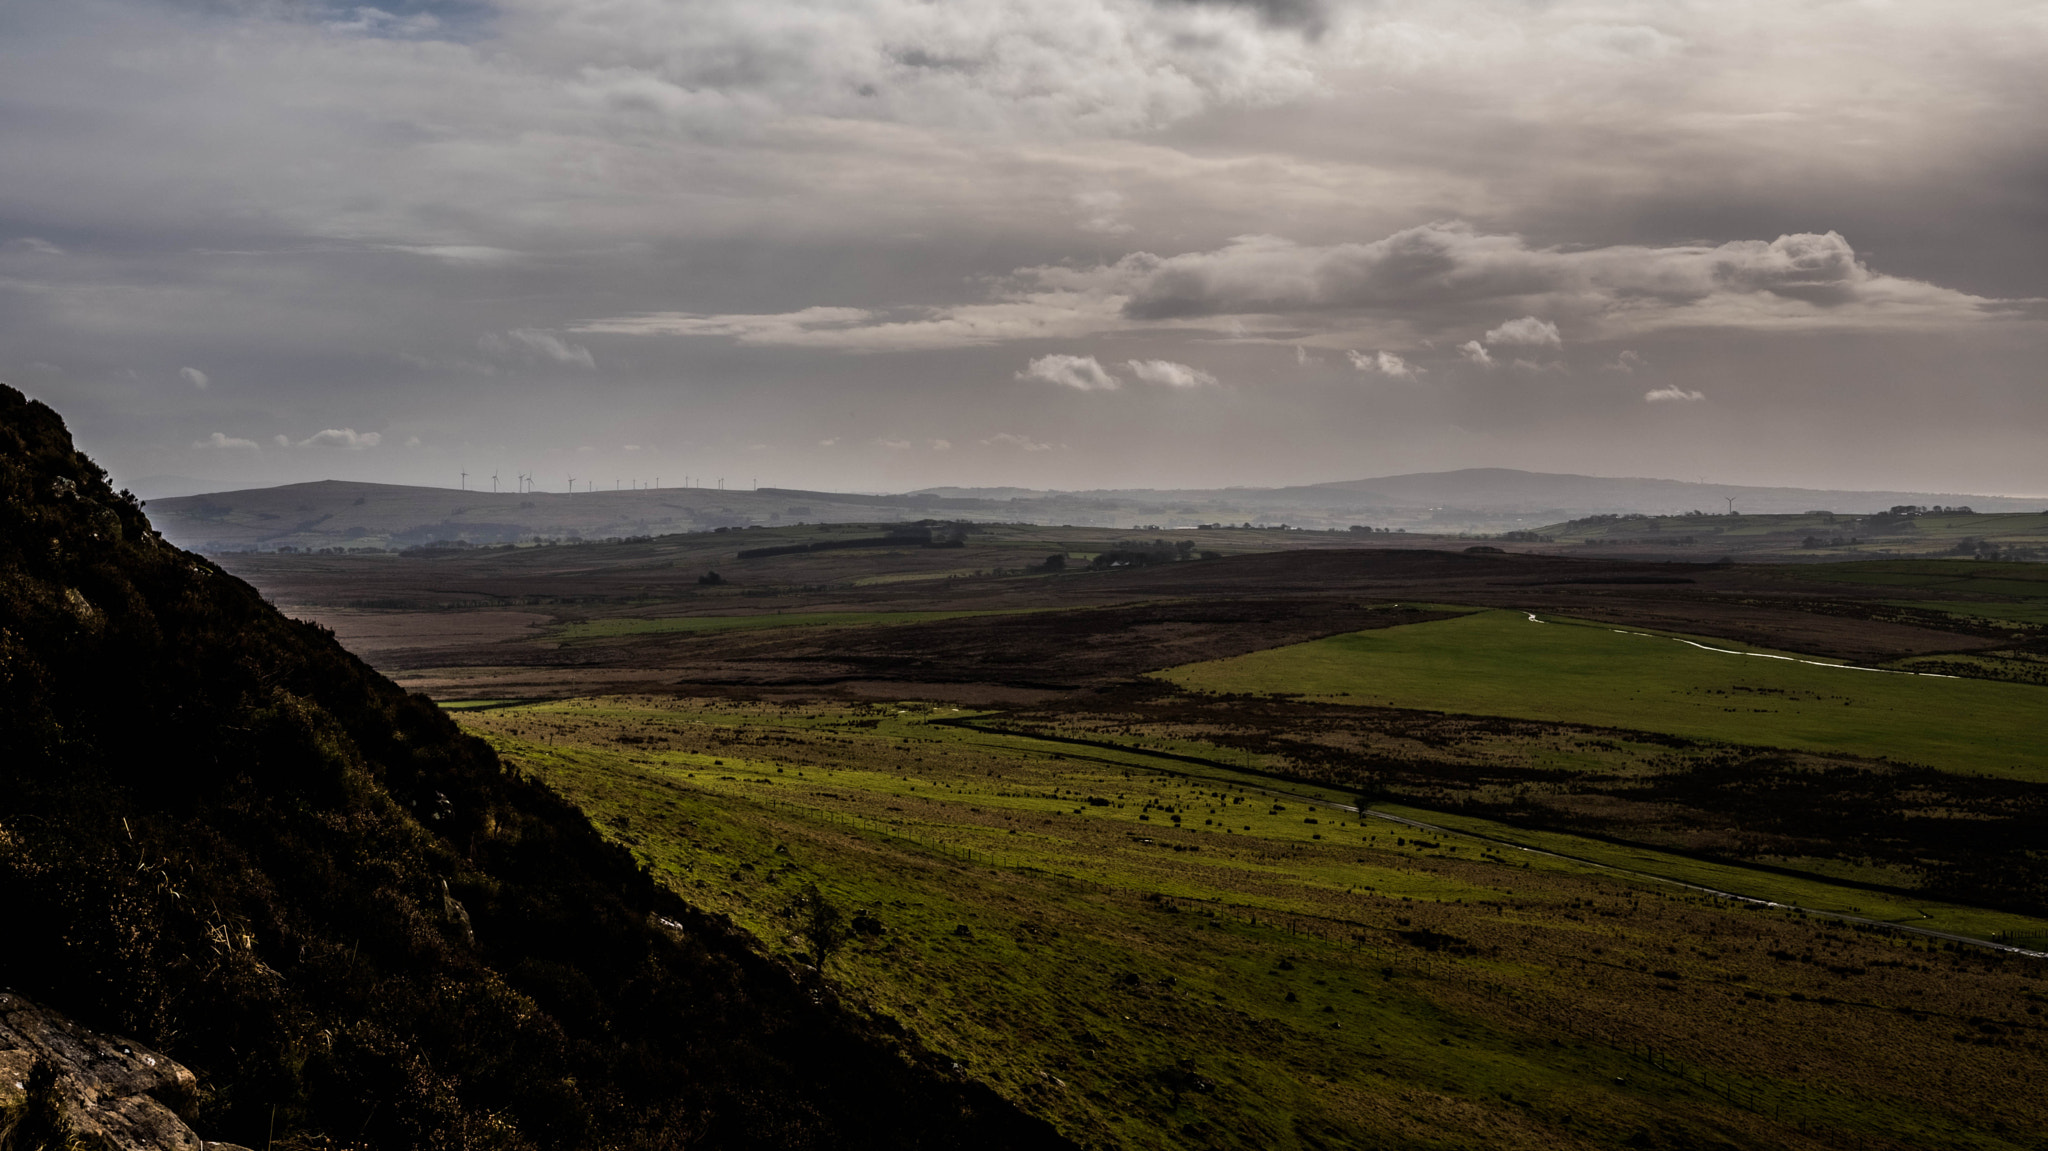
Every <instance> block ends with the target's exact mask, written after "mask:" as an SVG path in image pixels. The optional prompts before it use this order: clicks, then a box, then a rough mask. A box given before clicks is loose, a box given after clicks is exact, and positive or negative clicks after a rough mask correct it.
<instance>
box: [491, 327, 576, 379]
mask: <svg viewBox="0 0 2048 1151" xmlns="http://www.w3.org/2000/svg"><path fill="white" fill-rule="evenodd" d="M476 346H477V348H478V349H479V350H481V351H482V352H483V353H484V354H485V355H487V356H496V357H497V358H499V359H501V360H524V361H527V362H529V363H539V362H549V363H556V364H568V365H570V366H573V367H578V368H584V369H587V370H595V369H596V367H597V361H596V359H594V358H593V357H592V356H591V354H590V349H589V348H586V347H584V346H583V345H582V344H572V343H569V342H568V341H566V340H564V339H562V338H561V337H560V336H557V335H555V334H554V333H552V332H544V331H541V330H540V329H538V328H513V329H512V330H511V331H509V332H503V333H499V332H492V333H490V334H488V335H486V336H484V337H483V338H482V339H479V340H478V341H477V342H476Z"/></svg>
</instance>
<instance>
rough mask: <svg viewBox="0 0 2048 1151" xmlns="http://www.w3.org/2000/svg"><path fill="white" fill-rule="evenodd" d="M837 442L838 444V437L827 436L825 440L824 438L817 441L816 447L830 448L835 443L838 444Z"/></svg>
mask: <svg viewBox="0 0 2048 1151" xmlns="http://www.w3.org/2000/svg"><path fill="white" fill-rule="evenodd" d="M838 442H839V437H838V436H827V437H826V438H824V439H822V440H819V441H818V446H819V447H821V448H829V447H831V446H832V445H833V444H836V443H838Z"/></svg>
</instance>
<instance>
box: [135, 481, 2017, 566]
mask: <svg viewBox="0 0 2048 1151" xmlns="http://www.w3.org/2000/svg"><path fill="white" fill-rule="evenodd" d="M1731 496H1732V497H1734V499H1735V509H1736V510H1737V511H1741V512H1746V513H1750V514H1765V513H1798V512H1806V511H1815V510H1825V511H1832V512H1838V513H1842V514H1867V513H1871V512H1878V511H1883V510H1885V509H1886V508H1890V507H1893V506H1896V505H1900V504H1913V505H1943V506H1954V505H1959V504H1961V505H1968V506H1971V507H1973V508H1975V509H1976V510H1977V511H1980V512H1991V511H2039V510H2041V509H2043V508H2048V498H2042V499H2014V498H2010V497H2000V496H1978V495H1964V494H1953V493H1948V494H1944V493H1928V492H1875V491H1826V490H1821V489H1812V488H1771V487H1748V486H1742V485H1722V484H1698V483H1688V482H1685V481H1681V480H1659V479H1615V478H1609V477H1602V476H1577V475H1552V474H1547V473H1542V472H1524V471H1514V470H1510V469H1506V468H1468V469H1464V470H1461V471H1451V472H1421V473H1415V474H1412V475H1400V476H1381V477H1378V478H1375V479H1363V480H1345V481H1340V482H1335V483H1325V484H1306V485H1299V486H1295V487H1283V488H1214V489H1186V490H1173V489H1157V490H1154V489H1103V490H1095V491H1075V492H1056V491H1030V490H1026V489H1020V488H930V489H925V490H922V491H914V492H905V493H902V494H897V495H870V494H859V493H850V492H820V491H805V490H798V489H791V488H761V489H759V490H748V491H737V490H733V491H722V490H719V489H716V488H659V489H653V488H642V489H639V490H636V491H594V492H577V493H574V494H565V493H560V492H530V493H514V492H479V491H456V490H451V489H448V488H421V487H407V486H403V485H397V484H366V483H352V482H344V481H340V480H322V481H320V482H317V483H305V484H289V485H286V486H283V487H275V488H251V489H248V490H244V491H232V492H215V493H212V494H209V495H197V496H180V497H175V498H171V499H160V500H151V501H150V503H149V509H150V515H151V517H152V518H153V519H154V521H155V522H156V524H157V526H158V528H159V530H161V531H162V532H163V533H164V535H165V537H166V538H168V539H170V540H171V541H173V542H175V543H177V544H178V545H180V546H182V547H189V548H192V549H194V550H197V551H201V552H209V553H222V552H236V551H273V550H277V549H279V548H296V549H309V548H310V549H318V548H335V547H339V548H374V549H380V550H388V549H402V548H407V547H417V546H420V545H423V544H429V543H433V542H436V541H451V542H455V541H459V542H462V543H468V544H505V543H520V542H528V541H531V540H533V539H535V538H540V539H556V540H569V539H586V540H593V539H607V538H625V537H631V536H641V535H667V534H671V533H675V532H686V531H710V530H715V529H717V528H745V527H752V526H762V527H769V526H779V525H786V524H796V523H877V522H879V523H888V522H901V521H907V520H918V519H926V518H930V519H951V520H968V521H978V522H984V523H990V522H993V523H1030V524H1052V525H1057V524H1071V525H1075V526H1083V527H1132V526H1136V525H1139V524H1147V525H1158V526H1160V527H1191V526H1194V525H1197V524H1204V523H1227V524H1239V523H1253V524H1281V523H1287V524H1290V525H1292V526H1294V527H1308V528H1342V527H1350V526H1353V525H1364V526H1372V527H1383V528H1402V529H1406V530H1407V531H1409V532H1425V533H1428V532H1435V533H1447V534H1458V533H1486V532H1502V531H1513V530H1526V529H1533V528H1537V527H1540V526H1543V525H1545V524H1553V523H1559V522H1562V521H1566V520H1573V519H1580V518H1583V517H1586V516H1593V515H1612V514H1630V513H1640V514H1647V515H1679V514H1683V513H1685V512H1689V511H1703V512H1717V511H1725V510H1727V506H1728V505H1727V502H1726V501H1727V498H1728V497H1731Z"/></svg>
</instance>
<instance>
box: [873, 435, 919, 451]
mask: <svg viewBox="0 0 2048 1151" xmlns="http://www.w3.org/2000/svg"><path fill="white" fill-rule="evenodd" d="M875 443H876V445H877V446H879V447H884V448H888V449H889V450H890V451H892V452H907V451H909V450H910V447H911V444H910V441H909V440H892V439H887V438H884V439H878V440H876V441H875Z"/></svg>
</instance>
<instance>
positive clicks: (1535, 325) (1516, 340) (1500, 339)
mask: <svg viewBox="0 0 2048 1151" xmlns="http://www.w3.org/2000/svg"><path fill="white" fill-rule="evenodd" d="M1486 342H1487V343H1489V344H1494V345H1501V344H1506V345H1507V346H1509V347H1516V348H1562V347H1564V339H1563V337H1561V336H1559V335H1558V333H1557V325H1556V324H1553V323H1551V322H1550V321H1548V320H1539V319H1537V318H1536V317H1534V316H1523V317H1522V318H1521V319H1519V320H1509V321H1508V322H1507V323H1505V324H1502V325H1501V326H1500V327H1498V328H1494V329H1493V330H1491V331H1489V332H1487V333H1486Z"/></svg>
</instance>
